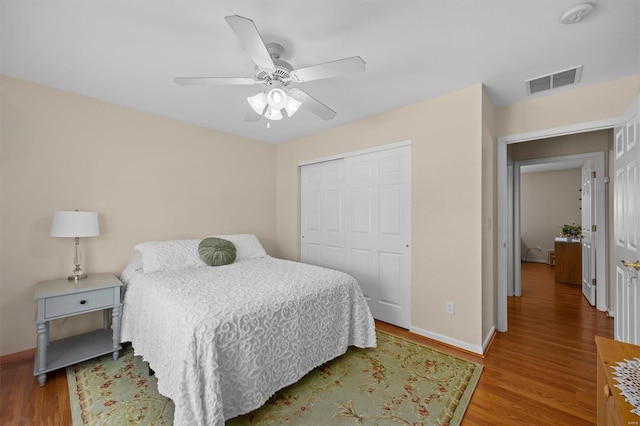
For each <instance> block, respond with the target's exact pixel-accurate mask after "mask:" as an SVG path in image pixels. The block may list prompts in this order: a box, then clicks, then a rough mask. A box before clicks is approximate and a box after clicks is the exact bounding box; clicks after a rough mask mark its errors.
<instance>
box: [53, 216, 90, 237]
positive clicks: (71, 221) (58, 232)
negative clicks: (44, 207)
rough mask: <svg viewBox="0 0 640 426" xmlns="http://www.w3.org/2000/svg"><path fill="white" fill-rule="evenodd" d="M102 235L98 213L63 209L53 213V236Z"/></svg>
mask: <svg viewBox="0 0 640 426" xmlns="http://www.w3.org/2000/svg"><path fill="white" fill-rule="evenodd" d="M98 235H100V229H99V227H98V213H96V212H77V211H63V212H55V213H54V214H53V223H52V224H51V234H50V236H52V237H66V238H77V237H97V236H98Z"/></svg>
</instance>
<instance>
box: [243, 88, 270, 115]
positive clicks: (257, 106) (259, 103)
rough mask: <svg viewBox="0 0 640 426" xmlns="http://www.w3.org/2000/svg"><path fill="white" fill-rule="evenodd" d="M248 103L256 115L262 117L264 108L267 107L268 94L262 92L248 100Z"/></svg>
mask: <svg viewBox="0 0 640 426" xmlns="http://www.w3.org/2000/svg"><path fill="white" fill-rule="evenodd" d="M247 102H249V105H250V106H251V108H252V109H253V110H254V111H255V112H256V114H260V115H262V113H263V112H264V108H265V107H266V106H267V94H266V93H264V92H260V93H258V94H257V95H254V96H249V97H248V98H247Z"/></svg>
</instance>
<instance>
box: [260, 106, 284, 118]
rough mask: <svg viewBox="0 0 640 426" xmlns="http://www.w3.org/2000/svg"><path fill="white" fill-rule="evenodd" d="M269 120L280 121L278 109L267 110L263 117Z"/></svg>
mask: <svg viewBox="0 0 640 426" xmlns="http://www.w3.org/2000/svg"><path fill="white" fill-rule="evenodd" d="M264 116H265V117H267V118H268V119H269V120H282V113H281V112H280V110H279V109H275V108H271V107H269V109H267V112H266V113H265V115H264Z"/></svg>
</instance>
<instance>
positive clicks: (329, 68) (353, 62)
mask: <svg viewBox="0 0 640 426" xmlns="http://www.w3.org/2000/svg"><path fill="white" fill-rule="evenodd" d="M365 66H366V63H365V62H364V61H363V60H362V58H361V57H360V56H352V57H350V58H344V59H338V60H337V61H332V62H326V63H324V64H319V65H312V66H310V67H306V68H300V69H298V70H294V71H291V78H292V79H293V81H296V82H299V83H301V82H304V81H313V80H320V79H323V78H331V77H337V76H340V75H345V74H353V73H356V72H363V71H364V69H365Z"/></svg>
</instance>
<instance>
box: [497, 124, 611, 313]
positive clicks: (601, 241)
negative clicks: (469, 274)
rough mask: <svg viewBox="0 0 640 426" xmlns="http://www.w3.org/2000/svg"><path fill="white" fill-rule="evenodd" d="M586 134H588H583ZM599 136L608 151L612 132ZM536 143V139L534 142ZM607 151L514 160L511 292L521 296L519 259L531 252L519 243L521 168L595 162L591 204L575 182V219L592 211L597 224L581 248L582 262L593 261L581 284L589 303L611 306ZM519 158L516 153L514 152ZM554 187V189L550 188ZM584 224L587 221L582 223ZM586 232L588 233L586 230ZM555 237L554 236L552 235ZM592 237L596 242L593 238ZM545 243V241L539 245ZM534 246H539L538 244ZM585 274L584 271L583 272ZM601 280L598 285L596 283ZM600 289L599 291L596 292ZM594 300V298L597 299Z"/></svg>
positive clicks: (565, 167)
mask: <svg viewBox="0 0 640 426" xmlns="http://www.w3.org/2000/svg"><path fill="white" fill-rule="evenodd" d="M582 136H586V135H582ZM591 136H592V137H594V136H599V137H600V138H601V139H602V141H601V142H600V143H601V144H602V148H603V149H605V150H608V146H609V140H610V138H611V136H612V134H611V132H610V131H603V132H600V135H591ZM531 143H535V141H533V142H531ZM605 152H606V151H599V152H587V153H582V154H574V155H565V156H559V157H546V158H537V159H530V160H518V161H515V162H514V166H513V173H514V179H513V181H514V183H513V209H514V216H513V224H514V227H513V228H514V236H515V237H516V241H517V242H516V243H515V244H514V246H513V250H514V259H515V261H514V265H513V270H514V275H513V286H512V287H511V286H510V287H511V288H509V289H508V293H507V294H508V295H510V296H511V295H513V296H520V295H521V294H522V287H521V268H520V260H521V259H522V256H523V255H524V256H526V257H528V253H526V252H525V253H522V251H521V245H520V244H519V243H518V242H519V241H520V239H521V237H522V226H521V217H522V212H521V211H520V204H521V180H520V176H521V173H522V171H523V170H524V171H538V172H541V171H554V170H555V171H559V170H568V169H573V168H577V169H583V168H584V166H585V165H588V164H592V165H593V169H594V170H593V171H594V175H593V176H594V179H593V182H594V183H593V191H592V195H593V196H592V197H589V201H591V202H592V203H591V204H592V205H589V206H586V205H585V202H586V200H587V198H586V197H585V198H584V199H583V197H581V196H580V195H579V194H580V193H579V192H578V189H582V188H581V187H580V179H578V180H577V183H576V188H575V190H576V193H575V194H574V195H575V197H574V201H576V203H575V204H576V206H575V207H576V209H582V210H581V211H579V210H577V211H576V213H577V214H576V215H575V216H572V217H573V218H574V221H575V223H578V224H579V223H581V222H583V221H584V220H585V215H584V214H581V213H584V212H586V211H589V212H591V211H592V212H593V217H590V216H591V215H588V216H589V219H590V221H591V223H593V224H594V225H596V226H595V227H593V228H592V227H591V226H589V228H590V229H589V232H588V233H589V234H590V235H589V241H588V244H586V240H585V244H582V245H583V248H582V251H583V252H584V253H583V260H582V263H583V264H584V265H590V264H591V263H593V268H589V269H590V270H589V271H586V273H587V274H588V275H591V276H589V277H588V279H587V280H586V281H588V285H583V284H582V281H584V280H581V282H580V285H582V286H583V293H584V294H585V297H586V298H587V300H588V301H589V303H590V304H592V305H594V304H595V306H596V308H597V309H598V310H600V311H606V310H607V307H608V300H607V299H608V298H607V296H608V288H607V274H608V272H607V271H608V269H607V262H606V260H607V241H608V238H607V223H606V214H605V212H606V206H607V197H606V192H605V185H606V184H605V180H606V179H605ZM513 156H515V157H516V158H517V155H515V153H514V155H513ZM550 190H552V188H550ZM544 208H547V209H549V208H553V206H544ZM563 224H564V223H558V229H557V231H558V233H557V234H556V235H557V236H559V231H560V227H561V225H563ZM583 224H584V223H583ZM598 228H599V231H594V232H591V231H592V230H594V229H598ZM585 234H587V232H586V231H585ZM550 238H552V237H550ZM592 240H593V241H592ZM552 244H553V240H551V241H550V242H548V243H547V245H546V250H547V251H548V250H550V249H551V248H552V246H551V245H552ZM585 245H588V247H589V248H590V249H591V248H592V250H589V251H586V250H585V248H584V246H585ZM540 246H542V243H541V244H540ZM533 247H536V248H537V247H538V246H537V245H536V244H534V245H533ZM585 255H586V256H587V257H589V258H591V259H593V260H589V259H587V258H585ZM582 275H583V276H584V275H585V272H583V273H582ZM598 283H600V284H599V285H597V284H598ZM596 289H597V291H596ZM594 299H595V300H594Z"/></svg>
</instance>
